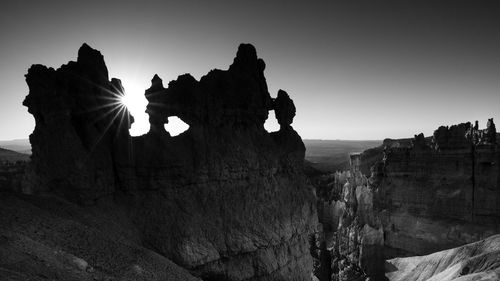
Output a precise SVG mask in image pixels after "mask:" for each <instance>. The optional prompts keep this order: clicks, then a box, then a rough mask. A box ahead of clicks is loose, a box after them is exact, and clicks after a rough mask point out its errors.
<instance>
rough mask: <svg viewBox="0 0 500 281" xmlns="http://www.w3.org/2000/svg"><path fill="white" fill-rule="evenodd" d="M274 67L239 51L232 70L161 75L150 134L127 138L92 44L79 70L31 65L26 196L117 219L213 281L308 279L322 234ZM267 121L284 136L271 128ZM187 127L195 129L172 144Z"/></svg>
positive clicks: (250, 51) (115, 83) (154, 90)
mask: <svg viewBox="0 0 500 281" xmlns="http://www.w3.org/2000/svg"><path fill="white" fill-rule="evenodd" d="M264 69H265V63H264V62H263V60H261V59H259V58H258V57H257V53H256V50H255V48H254V47H253V46H252V45H249V44H242V45H240V47H239V48H238V52H237V55H236V57H235V59H234V62H233V64H232V65H231V66H230V67H229V69H228V70H212V71H210V72H209V73H208V74H207V75H205V76H203V77H202V78H201V79H200V80H199V81H197V80H196V79H194V78H193V77H192V76H190V75H189V74H185V75H181V76H179V77H178V78H177V80H174V81H171V82H170V83H169V84H168V87H166V88H165V87H164V86H163V82H162V80H161V79H160V78H159V77H158V76H157V75H155V76H154V78H153V79H152V85H151V87H150V88H149V89H147V90H146V92H145V95H146V98H147V99H148V101H149V104H148V106H147V113H148V114H149V116H150V119H149V120H150V124H151V130H150V131H149V133H147V134H146V135H143V136H140V137H130V136H129V134H128V129H129V128H130V124H131V122H133V119H132V118H131V116H130V115H129V113H128V111H127V109H126V108H125V107H124V106H123V105H121V103H120V96H121V95H122V94H123V88H122V86H121V82H120V80H118V79H114V78H113V79H111V81H109V77H108V71H107V68H106V65H105V63H104V59H103V56H102V55H101V54H100V53H99V52H98V51H96V50H94V49H92V48H90V47H89V46H88V45H86V44H84V45H83V46H82V47H81V48H80V50H79V52H78V59H77V61H76V62H70V63H68V64H67V65H63V66H62V67H61V68H59V69H57V70H54V69H52V68H47V67H44V66H41V65H34V66H32V67H31V68H30V70H29V71H28V74H27V75H26V81H27V83H28V86H29V89H30V93H29V95H28V96H27V97H26V100H25V102H24V104H25V105H26V106H27V107H28V111H29V112H30V113H31V114H33V116H34V117H35V121H36V127H35V130H34V132H33V134H32V135H31V136H30V141H31V144H32V149H33V156H32V161H31V163H30V165H29V167H28V171H27V174H26V178H25V182H24V186H23V189H24V192H25V193H28V194H35V195H44V194H45V195H46V194H55V195H57V196H61V197H63V198H65V199H68V200H70V201H72V202H76V203H78V204H80V205H84V206H98V207H100V208H102V209H103V210H104V211H106V210H110V209H114V208H117V209H120V210H123V211H124V212H125V213H126V217H127V221H129V222H130V225H133V227H134V228H135V229H134V231H136V232H137V233H138V236H139V240H140V243H141V245H143V246H145V247H147V248H149V249H152V250H154V251H156V252H157V253H159V254H161V255H163V256H165V257H166V258H168V259H171V260H172V261H174V262H175V263H176V264H178V265H180V266H182V267H184V268H186V269H188V270H190V271H191V272H192V273H193V274H194V275H196V276H199V277H201V278H203V279H204V280H307V279H309V278H310V272H311V270H312V259H311V256H310V253H309V246H308V236H309V234H310V233H312V232H313V231H314V230H315V229H316V221H317V216H316V207H315V197H314V192H313V189H312V186H310V185H309V184H308V182H307V179H306V177H305V175H304V173H303V161H304V151H305V148H304V144H303V143H302V140H301V138H300V136H299V135H298V134H297V132H295V130H293V128H292V126H291V124H292V121H293V117H294V116H295V106H294V105H293V101H292V100H291V99H290V98H289V96H288V94H287V93H286V92H284V91H281V90H280V91H279V92H278V95H277V98H275V99H273V98H271V96H270V94H269V92H268V89H267V83H266V80H265V77H264ZM270 110H274V112H275V116H276V118H277V120H278V123H279V124H280V125H281V128H280V130H279V131H277V132H273V133H268V132H266V131H265V129H264V127H263V125H264V122H265V120H266V119H267V118H268V113H269V111H270ZM169 116H178V117H179V118H181V119H182V120H183V121H184V122H186V123H188V124H189V126H190V128H189V130H187V131H186V132H184V133H182V134H181V135H179V136H176V137H171V136H170V135H169V134H168V132H166V131H165V129H164V127H163V125H164V124H165V123H166V122H168V121H167V120H168V117H169Z"/></svg>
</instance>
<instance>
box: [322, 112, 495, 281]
mask: <svg viewBox="0 0 500 281" xmlns="http://www.w3.org/2000/svg"><path fill="white" fill-rule="evenodd" d="M478 127H479V126H478V125H477V122H476V125H475V126H472V124H471V123H463V124H459V125H454V126H451V127H444V126H442V127H440V128H439V129H437V130H436V131H435V132H434V135H433V136H432V137H430V138H425V137H424V135H423V134H419V135H415V137H414V138H413V139H401V140H391V139H386V140H384V142H383V145H382V146H381V147H377V148H373V149H369V150H367V151H365V152H364V153H362V154H353V155H351V169H350V170H349V171H345V172H337V173H336V174H333V175H329V176H324V177H323V179H322V180H320V181H318V184H317V189H318V193H317V194H318V197H319V201H318V216H319V221H320V223H321V224H322V226H323V228H322V233H320V234H319V238H320V240H321V239H323V240H322V241H323V242H324V245H325V247H323V248H322V249H319V250H320V251H326V252H327V255H330V256H331V260H330V261H329V262H328V263H327V264H325V263H324V262H319V261H318V260H316V264H317V266H316V268H317V271H319V272H321V270H330V272H331V278H330V279H323V280H358V279H359V280H361V279H360V278H364V276H366V275H368V276H370V277H371V278H373V279H374V280H383V279H384V277H383V272H382V271H381V269H382V268H383V266H382V265H381V261H383V260H384V259H386V258H391V257H399V256H409V255H424V254H429V253H433V252H436V251H440V250H443V249H449V248H452V247H457V246H460V245H464V244H467V243H471V242H474V241H478V240H480V239H484V238H486V237H488V236H491V235H493V234H495V233H500V166H499V165H498V164H497V163H500V144H499V143H498V141H497V140H498V138H497V133H496V129H495V124H494V123H493V119H490V120H488V124H487V128H486V129H484V130H480V129H479V128H478ZM367 167H371V169H370V172H369V174H368V172H367V170H368V169H367ZM365 175H367V176H369V178H367V177H366V176H365ZM319 244H321V243H319ZM318 268H320V269H318ZM325 268H326V269H325ZM347 273H348V274H347ZM317 276H318V275H317ZM356 278H358V279H356ZM402 280H403V279H402ZM419 280H421V279H419ZM436 280H439V279H436Z"/></svg>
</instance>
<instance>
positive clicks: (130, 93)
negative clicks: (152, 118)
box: [121, 80, 189, 137]
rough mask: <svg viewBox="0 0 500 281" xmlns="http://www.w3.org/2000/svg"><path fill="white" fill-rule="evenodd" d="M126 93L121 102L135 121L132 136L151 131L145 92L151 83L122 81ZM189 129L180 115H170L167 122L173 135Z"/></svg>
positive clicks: (131, 129)
mask: <svg viewBox="0 0 500 281" xmlns="http://www.w3.org/2000/svg"><path fill="white" fill-rule="evenodd" d="M122 83H123V88H124V89H125V94H124V96H123V97H122V98H121V102H122V103H123V104H124V105H125V106H126V107H127V109H128V110H129V111H130V113H131V114H132V116H134V123H133V124H132V128H130V135H131V136H140V135H143V134H146V133H147V132H148V131H149V121H148V120H149V117H148V115H147V114H146V106H147V104H148V101H147V99H146V97H145V96H144V92H145V90H146V89H147V88H149V86H150V85H147V84H144V85H143V84H141V83H138V81H134V80H130V81H122ZM187 129H189V125H188V124H186V123H185V122H184V121H182V120H181V119H180V118H179V117H176V116H172V117H168V123H167V124H165V130H167V131H168V132H169V133H170V135H171V136H173V137H174V136H177V135H179V134H181V133H182V132H184V131H186V130H187Z"/></svg>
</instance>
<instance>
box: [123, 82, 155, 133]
mask: <svg viewBox="0 0 500 281" xmlns="http://www.w3.org/2000/svg"><path fill="white" fill-rule="evenodd" d="M122 84H123V88H124V89H125V92H124V93H123V96H122V97H121V102H122V103H123V104H124V105H125V106H126V107H127V109H128V110H129V112H130V114H131V115H132V116H133V117H134V123H132V127H131V128H130V130H129V133H130V135H131V136H140V135H144V134H146V133H147V132H148V131H149V116H148V115H147V114H146V112H145V111H146V105H147V104H148V100H147V99H146V97H145V96H144V91H145V90H144V89H147V88H148V87H149V86H148V85H147V83H146V82H145V83H139V82H138V81H136V80H133V79H132V80H130V81H129V82H126V81H122Z"/></svg>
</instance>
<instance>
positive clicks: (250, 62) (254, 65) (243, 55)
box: [230, 44, 266, 72]
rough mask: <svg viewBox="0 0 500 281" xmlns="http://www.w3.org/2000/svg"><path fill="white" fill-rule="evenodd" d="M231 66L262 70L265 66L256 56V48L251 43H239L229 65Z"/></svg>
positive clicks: (241, 68)
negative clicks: (232, 60)
mask: <svg viewBox="0 0 500 281" xmlns="http://www.w3.org/2000/svg"><path fill="white" fill-rule="evenodd" d="M231 68H233V69H234V68H237V69H240V70H248V71H251V70H257V71H259V72H262V71H264V69H265V68H266V64H265V63H264V61H263V60H262V59H259V58H258V57H257V50H256V49H255V47H254V46H253V45H252V44H240V46H239V47H238V51H237V52H236V57H235V58H234V62H233V64H232V65H231V66H230V69H231Z"/></svg>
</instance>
